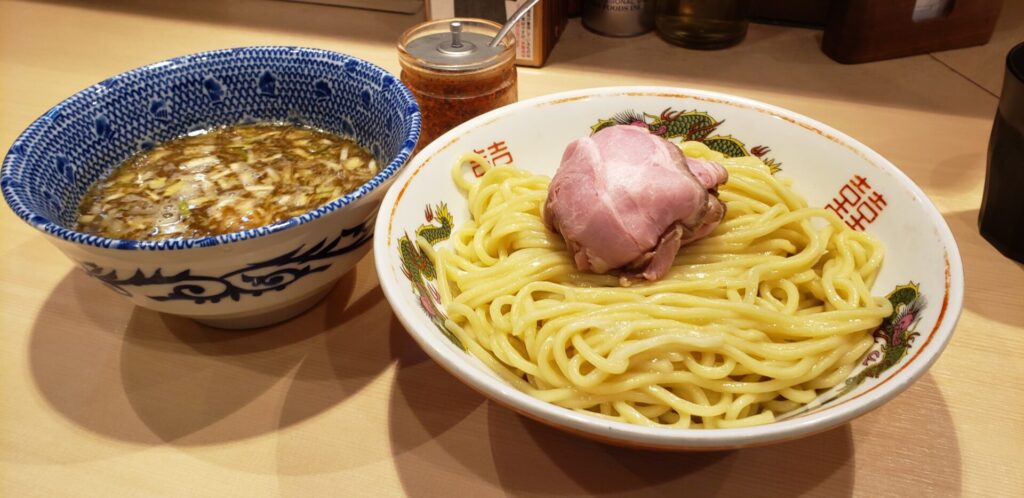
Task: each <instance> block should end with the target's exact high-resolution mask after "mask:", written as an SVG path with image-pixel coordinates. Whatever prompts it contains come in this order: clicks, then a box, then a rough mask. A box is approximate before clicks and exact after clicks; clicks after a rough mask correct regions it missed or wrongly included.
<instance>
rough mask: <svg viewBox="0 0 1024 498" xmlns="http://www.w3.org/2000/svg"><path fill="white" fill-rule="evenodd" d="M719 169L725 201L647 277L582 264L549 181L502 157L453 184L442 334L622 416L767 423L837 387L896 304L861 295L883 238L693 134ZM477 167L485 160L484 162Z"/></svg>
mask: <svg viewBox="0 0 1024 498" xmlns="http://www.w3.org/2000/svg"><path fill="white" fill-rule="evenodd" d="M681 147H682V149H683V152H684V154H686V155H687V156H693V157H705V158H708V159H712V160H717V161H719V162H720V163H722V164H723V165H724V166H725V168H726V169H727V170H728V172H729V181H728V183H727V184H726V185H724V186H723V187H721V188H720V198H721V199H722V200H723V201H725V203H726V205H727V206H728V209H727V213H726V216H725V219H724V220H723V222H722V223H721V225H720V226H719V227H718V228H717V229H716V230H715V231H714V233H713V234H712V235H711V236H709V237H707V238H705V239H703V240H701V241H698V242H695V243H693V244H690V245H688V246H686V247H684V248H683V249H682V250H681V251H680V253H679V254H678V256H677V257H676V259H675V263H674V264H673V267H672V269H671V271H670V272H669V274H668V275H667V276H666V277H665V278H663V279H662V280H659V281H656V282H650V283H646V282H639V283H636V284H634V285H632V286H629V287H622V286H620V285H619V278H618V276H617V275H611V274H609V275H598V274H591V273H585V272H580V271H578V270H577V269H576V268H575V266H574V265H573V261H572V258H571V256H570V254H569V253H568V252H567V250H566V247H565V243H564V241H563V239H562V238H561V236H559V235H558V234H556V233H553V232H551V231H550V230H548V229H547V228H546V227H545V226H544V223H543V221H542V220H543V217H542V213H541V210H542V207H543V204H544V200H545V198H546V196H547V187H548V182H549V178H548V177H546V176H542V175H536V174H533V173H530V172H527V171H524V170H521V169H517V168H515V167H512V166H498V167H487V171H486V173H485V174H484V175H483V177H482V178H480V179H479V180H475V179H467V178H466V177H465V175H464V174H463V167H462V164H464V163H465V162H466V161H469V160H476V162H477V163H478V164H482V165H487V162H486V161H485V160H484V159H483V158H480V157H475V156H472V155H470V156H468V157H465V158H463V160H462V161H461V162H460V164H459V165H457V166H456V167H455V169H454V171H453V180H454V181H455V182H456V184H457V185H458V186H459V187H460V188H461V189H462V190H463V191H464V192H465V194H466V197H467V199H468V205H469V211H470V214H471V219H469V220H467V221H465V222H464V223H462V224H461V226H458V227H457V228H456V229H455V230H454V232H453V233H452V239H451V242H450V244H449V245H447V246H438V247H437V248H436V249H435V248H434V247H432V246H431V245H430V244H428V243H427V242H426V241H425V240H422V239H421V240H419V242H418V245H419V246H420V247H421V248H422V249H423V250H424V251H425V253H426V254H428V256H429V257H431V258H432V259H433V261H434V263H435V267H436V269H437V282H438V291H439V292H440V294H441V301H442V303H443V304H444V305H445V307H446V311H447V315H448V320H447V327H448V329H449V330H450V331H451V332H452V333H453V334H455V336H456V337H458V339H459V340H461V341H462V343H463V344H464V345H465V346H466V348H467V349H468V350H469V351H470V352H471V353H472V354H474V355H475V356H476V357H477V358H479V359H480V360H481V361H483V362H484V363H485V364H487V365H488V366H489V367H490V368H492V369H493V370H494V371H495V372H497V373H498V375H500V376H501V377H502V378H504V379H505V380H506V381H508V382H510V383H511V384H513V385H514V386H515V387H517V388H518V389H520V390H522V391H524V392H526V393H528V394H530V395H532V396H535V397H537V398H540V399H542V400H545V401H548V402H551V403H554V404H556V405H559V406H563V407H566V408H570V409H573V410H581V411H586V412H589V413H592V414H594V415H597V416H600V417H606V418H610V419H615V420H620V421H624V422H628V423H633V424H642V425H648V426H669V427H680V428H685V427H691V428H692V427H703V428H726V427H738V426H747V425H754V424H762V423H767V422H771V421H773V420H774V419H775V417H776V415H778V414H782V413H785V412H789V411H791V410H794V409H796V408H798V407H800V406H802V405H804V404H806V403H809V402H811V401H812V400H814V399H815V398H816V397H817V396H818V395H819V393H820V392H821V390H823V389H827V388H830V387H833V386H835V385H837V384H839V383H841V382H843V381H844V380H845V379H846V378H847V377H848V376H849V374H850V372H851V370H852V369H853V368H854V367H855V366H856V365H857V362H858V360H859V359H860V358H861V357H862V356H863V355H864V354H865V353H866V352H867V351H868V349H869V348H870V347H871V344H872V336H871V332H872V331H873V330H874V329H875V328H876V327H877V326H878V325H879V324H880V323H881V321H882V319H883V318H884V317H886V316H888V315H889V314H890V313H891V312H892V307H891V305H890V304H889V302H888V301H887V300H886V299H884V298H881V297H875V296H872V295H871V292H870V288H871V285H872V283H873V282H874V279H875V277H876V275H877V274H878V270H879V267H880V265H881V263H882V257H883V252H884V248H883V247H882V245H881V244H880V243H879V242H878V241H877V240H875V239H874V238H872V237H871V236H869V235H867V234H865V233H862V232H856V231H853V230H851V229H850V228H848V227H847V226H846V225H845V224H844V223H843V222H842V221H841V220H840V219H839V218H837V217H836V216H835V214H834V213H832V212H830V211H827V210H824V209H816V208H810V207H808V206H807V203H806V202H805V201H804V199H803V198H801V197H800V196H799V195H797V194H796V193H794V192H793V191H792V190H791V189H790V188H789V186H788V185H787V184H786V183H784V182H783V181H780V180H778V179H776V178H775V177H773V176H772V175H771V173H770V171H769V169H768V167H767V166H765V165H764V164H763V163H761V161H760V160H758V159H756V158H753V157H743V158H724V157H723V156H721V155H720V154H718V153H717V152H713V151H711V150H709V149H708V148H707V147H705V146H704V145H703V144H700V143H695V142H687V143H684V144H682V145H681ZM485 167H486V166H485Z"/></svg>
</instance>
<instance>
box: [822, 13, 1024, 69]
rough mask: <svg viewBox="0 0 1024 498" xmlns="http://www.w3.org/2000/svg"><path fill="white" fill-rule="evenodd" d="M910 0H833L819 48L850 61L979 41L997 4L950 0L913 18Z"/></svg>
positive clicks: (987, 30) (993, 18) (991, 24)
mask: <svg viewBox="0 0 1024 498" xmlns="http://www.w3.org/2000/svg"><path fill="white" fill-rule="evenodd" d="M1011 1H1020V0H1011ZM914 4H915V0H833V1H832V5H831V9H830V11H829V16H828V23H827V24H826V26H825V36H824V38H823V39H822V43H821V49H822V51H824V52H825V54H827V55H828V56H829V57H831V58H833V59H835V60H836V61H838V62H842V63H844V64H855V63H859V62H870V61H877V60H882V59H893V58H896V57H905V56H908V55H916V54H923V53H927V52H937V51H942V50H950V49H954V48H961V47H969V46H973V45H982V44H985V43H988V40H989V38H991V37H992V31H993V30H994V29H995V24H996V20H997V19H998V18H999V11H1000V9H1001V8H1002V0H953V5H952V7H951V9H950V11H949V13H948V14H946V15H945V16H942V17H936V18H934V19H927V20H922V21H914V20H913V17H912V16H913V12H914Z"/></svg>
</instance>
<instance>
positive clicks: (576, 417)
mask: <svg viewBox="0 0 1024 498" xmlns="http://www.w3.org/2000/svg"><path fill="white" fill-rule="evenodd" d="M608 96H638V97H639V96H668V97H675V98H695V99H698V100H704V101H710V102H715V103H720V104H726V105H733V106H738V107H743V108H747V109H750V110H753V111H757V112H762V113H767V114H769V115H772V116H775V117H777V118H781V119H783V120H784V121H787V122H788V123H789V124H792V125H796V126H800V127H803V128H806V129H809V130H811V131H814V132H816V133H818V135H819V136H822V137H823V138H826V139H829V140H832V141H834V142H837V143H839V144H840V145H844V146H846V147H848V148H850V149H852V150H853V151H854V152H856V153H857V154H858V155H860V156H861V157H862V158H864V159H865V160H867V161H869V162H870V163H872V164H873V165H875V166H876V167H878V168H879V169H880V170H883V171H885V172H886V173H888V174H890V175H891V176H892V177H893V178H895V179H896V181H897V182H899V183H900V184H901V186H902V187H903V188H905V189H906V191H907V192H908V193H909V194H911V195H913V196H916V197H917V200H919V201H920V202H921V204H922V207H923V210H924V212H925V213H926V217H927V218H928V219H929V221H930V222H931V223H932V225H933V226H934V227H935V229H936V232H937V234H938V237H939V239H940V241H941V242H942V244H943V245H944V246H945V247H944V251H945V288H946V293H945V296H944V297H943V303H942V305H943V306H942V310H941V311H940V315H939V316H938V318H937V323H936V325H935V326H934V329H933V331H932V333H931V336H930V337H931V339H934V341H932V342H934V343H935V344H934V348H933V349H932V351H933V352H932V353H931V354H930V355H926V356H924V357H922V358H916V356H915V357H910V358H909V359H907V360H906V363H905V364H903V365H902V366H901V368H900V370H898V371H896V372H894V373H893V374H892V376H890V377H889V378H888V380H887V381H886V382H885V383H884V388H883V384H877V385H875V386H874V387H873V388H869V390H867V391H864V392H862V393H860V394H858V395H856V396H854V397H852V398H850V399H847V400H841V401H840V402H839V403H836V404H833V405H831V406H830V407H828V409H826V410H821V411H814V412H810V413H807V414H804V415H801V416H797V417H793V418H788V419H783V420H777V421H775V422H771V423H768V424H764V425H757V426H752V427H740V428H726V429H707V430H704V429H701V430H685V429H673V428H663V427H645V426H639V425H632V424H627V423H624V422H618V421H611V420H606V419H602V418H599V417H594V416H590V415H587V414H584V413H579V412H576V411H573V410H569V409H566V408H563V407H560V406H557V405H554V404H551V403H547V402H545V401H541V400H540V399H537V398H534V397H532V396H530V395H528V394H526V393H524V392H522V391H519V390H518V389H516V388H515V387H513V386H511V385H509V384H507V383H506V382H504V381H502V380H501V379H499V378H498V377H497V376H494V375H489V374H487V373H484V372H480V371H478V367H477V366H474V365H471V364H470V361H467V359H468V358H474V359H475V357H473V356H472V353H469V352H468V351H456V350H455V349H454V348H451V347H450V346H449V345H448V344H445V343H444V342H442V341H443V338H442V337H441V334H439V333H438V332H437V330H436V329H435V328H434V327H429V330H428V327H426V326H425V325H422V324H421V323H420V321H419V320H420V319H421V317H420V316H419V315H422V311H421V310H419V309H415V308H414V307H413V306H410V305H408V304H406V303H405V302H404V301H405V298H404V297H403V295H404V292H407V291H406V290H405V289H404V288H402V287H401V286H400V285H398V282H400V280H399V279H398V274H397V272H396V270H395V269H394V268H393V267H392V263H391V261H390V260H391V251H389V248H390V243H391V242H390V239H391V226H390V225H391V219H392V217H393V215H394V212H395V210H396V209H397V206H398V204H397V201H398V200H400V198H401V197H402V193H403V191H404V189H405V187H406V186H407V185H408V184H409V183H411V181H412V178H414V177H415V175H416V174H417V173H418V172H419V170H420V169H422V168H423V167H424V166H425V165H426V164H427V162H428V161H429V160H430V159H431V158H432V157H433V156H434V155H435V154H437V153H439V152H441V151H442V150H444V149H446V148H447V147H449V146H450V145H452V144H453V143H454V142H455V141H456V140H457V139H458V138H461V136H462V135H465V134H466V133H467V132H468V131H470V130H473V129H475V128H478V127H481V126H483V125H485V124H487V123H490V122H492V121H495V120H497V119H499V118H501V117H504V116H506V115H510V114H514V113H516V112H518V111H520V110H522V109H527V108H532V107H541V106H546V105H550V104H557V103H561V102H567V101H575V100H589V99H596V98H602V97H608ZM409 166H410V167H408V168H406V169H405V170H404V171H403V172H402V173H401V174H400V176H399V177H398V178H397V180H396V182H395V185H394V186H393V188H391V189H390V190H389V191H388V193H387V194H386V195H385V197H384V200H383V202H382V203H381V210H380V215H378V217H377V222H376V230H375V231H376V233H377V234H378V235H377V237H376V238H375V240H374V263H375V266H376V270H377V274H378V279H379V281H380V285H381V288H382V290H383V292H384V295H385V297H386V298H387V300H388V302H389V304H390V305H391V306H392V309H393V310H394V311H395V314H396V316H398V318H399V320H400V321H401V323H402V324H403V325H404V326H405V328H406V330H407V331H408V332H409V334H410V335H411V336H412V337H413V339H414V340H415V341H416V342H417V343H418V344H419V345H420V347H421V348H423V349H424V351H426V352H427V354H428V355H429V356H430V357H431V358H432V359H433V360H434V361H436V362H437V363H438V364H440V366H441V367H443V368H444V369H445V370H447V371H448V372H450V373H451V374H452V375H454V376H455V377H456V378H458V379H459V380H460V381H462V382H463V383H465V384H466V385H468V386H469V387H471V388H473V389H474V390H476V391H478V392H480V393H481V394H483V395H485V397H487V398H490V399H492V400H494V401H495V402H497V403H499V404H501V405H503V406H507V407H510V408H512V409H514V410H515V411H517V412H519V413H523V414H525V415H527V416H529V417H531V418H534V419H537V420H539V421H541V422H543V423H546V424H549V425H552V426H554V427H557V428H560V429H563V430H567V431H569V432H572V433H576V434H582V435H584V436H587V437H592V438H594V439H598V440H603V441H606V442H612V443H617V444H627V445H634V446H639V447H642V448H648V449H662V450H719V449H732V448H739V447H748V446H757V445H763V444H769V443H776V442H783V441H788V440H793V439H797V438H800V437H804V436H808V435H812V434H816V433H819V432H823V431H826V430H829V429H832V428H835V427H838V426H840V425H842V424H844V423H847V422H849V421H851V420H853V419H854V418H856V417H858V416H860V415H863V414H865V413H867V412H869V411H871V410H873V409H875V408H877V407H878V406H880V405H882V404H883V403H885V402H887V401H889V400H890V399H892V398H893V397H895V396H896V395H898V394H899V393H901V392H903V391H904V390H906V389H907V388H908V387H909V386H910V385H911V384H912V383H914V382H915V381H916V380H917V379H918V378H920V377H921V376H922V375H924V373H925V372H926V371H927V370H928V368H930V367H931V365H932V364H933V363H934V362H935V361H936V360H937V359H938V357H939V356H940V355H941V354H942V351H943V350H944V349H945V347H946V346H947V345H948V343H949V341H950V339H951V338H952V334H953V330H954V329H955V327H956V323H957V321H958V320H959V317H960V313H961V309H962V307H963V288H964V276H963V263H962V261H961V257H960V251H959V248H958V246H957V243H956V240H955V239H954V237H953V235H952V232H951V231H950V229H949V226H948V225H947V224H946V222H945V220H944V219H943V217H942V215H941V213H940V212H939V210H938V209H937V208H936V207H935V205H934V203H932V201H931V200H930V199H929V198H928V197H927V195H925V193H924V192H923V191H922V190H921V189H920V187H918V186H917V184H915V183H914V182H913V181H912V180H911V179H910V178H909V177H908V176H907V175H906V174H905V173H903V171H901V170H900V169H899V168H897V167H896V166H895V165H894V164H892V162H890V161H889V160H887V159H885V158H884V157H883V156H882V155H880V154H878V153H877V152H875V151H874V150H872V149H871V148H870V147H868V146H866V145H864V144H862V143H861V142H859V141H857V140H856V139H854V138H852V137H850V136H849V135H846V134H845V133H842V132H840V131H839V130H836V129H834V128H832V127H831V126H828V125H826V124H824V123H821V122H819V121H817V120H814V119H812V118H809V117H807V116H804V115H801V114H799V113H796V112H793V111H789V110H787V109H784V108H781V107H777V106H774V105H771V104H767V103H764V102H760V101H757V100H753V99H749V98H745V97H739V96H735V95H730V94H725V93H721V92H715V91H709V90H698V89H692V88H682V87H668V86H611V87H595V88H586V89H580V90H571V91H567V92H559V93H554V94H548V95H542V96H539V97H534V98H531V99H528V100H523V101H520V102H518V103H515V104H511V105H508V106H505V107H502V108H499V109H496V110H494V111H491V112H488V113H486V114H483V115H481V116H478V117H476V118H474V119H471V120H469V121H467V122H465V123H463V124H461V125H459V126H458V127H456V128H454V129H452V130H450V131H449V132H447V133H445V134H444V135H442V136H441V137H439V138H438V139H437V140H435V141H434V142H432V143H430V144H429V145H427V146H426V147H424V149H423V150H422V151H420V153H419V154H417V155H416V156H415V157H414V158H413V159H412V160H410V165H409ZM927 347H928V343H924V344H922V345H921V347H920V349H919V352H918V355H921V352H923V351H924V350H925V349H926V348H927ZM915 360H916V361H915Z"/></svg>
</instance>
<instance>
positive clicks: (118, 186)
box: [75, 124, 378, 240]
mask: <svg viewBox="0 0 1024 498" xmlns="http://www.w3.org/2000/svg"><path fill="white" fill-rule="evenodd" d="M377 168H378V166H377V162H376V160H375V159H374V158H373V156H372V155H371V154H370V153H369V152H368V151H367V150H366V149H365V148H363V147H360V146H359V145H358V144H356V143H355V142H354V141H352V140H350V139H347V138H342V137H339V136H337V135H333V134H330V133H327V132H324V131H320V130H316V129H312V128H305V127H298V126H293V125H287V124H253V125H237V126H227V127H223V128H216V129H213V130H209V131H206V132H202V133H199V134H193V135H190V136H185V137H181V138H176V139H174V140H171V141H169V142H166V143H163V144H161V145H158V146H156V147H154V148H152V149H150V150H147V151H143V152H140V153H139V154H136V155H135V156H133V157H131V158H129V159H128V160H127V161H125V162H124V163H122V164H121V165H120V166H118V167H117V169H115V170H114V171H113V172H112V173H111V174H110V175H109V176H108V177H107V178H105V179H103V180H101V181H99V182H97V183H96V184H95V185H93V186H92V187H91V188H90V189H89V192H87V193H86V195H85V198H84V199H83V200H82V204H81V206H80V207H79V211H78V212H79V214H78V220H77V224H76V227H75V229H76V230H79V231H82V232H86V233H91V234H95V235H101V236H104V237H110V238H116V239H136V240H159V239H169V238H195V237H205V236H209V235H220V234H225V233H231V232H237V231H240V230H248V229H250V228H256V227H260V226H263V225H268V224H271V223H275V222H278V221H282V220H286V219H288V218H291V217H293V216H298V215H300V214H302V213H305V212H307V211H309V210H311V209H315V208H317V207H319V206H322V205H323V204H326V203H328V202H330V201H333V200H335V199H337V198H339V197H341V196H343V195H345V194H347V193H348V192H351V191H352V190H355V189H356V188H357V187H359V186H360V185H362V184H363V183H365V182H366V181H367V180H369V179H370V178H372V177H373V176H374V175H376V174H377Z"/></svg>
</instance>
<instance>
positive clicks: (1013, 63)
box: [978, 43, 1024, 263]
mask: <svg viewBox="0 0 1024 498" xmlns="http://www.w3.org/2000/svg"><path fill="white" fill-rule="evenodd" d="M1004 78H1005V79H1004V80H1003V93H1002V96H1001V97H1000V98H999V109H998V110H997V111H996V118H995V122H994V123H993V125H992V136H991V137H990V138H989V142H988V172H987V174H986V175H985V194H984V197H982V200H981V211H980V212H979V213H978V230H979V231H980V232H981V236H982V237H985V239H986V240H988V241H989V243H990V244H992V245H993V246H994V247H995V248H996V249H998V250H999V252H1001V253H1003V255H1004V256H1006V257H1008V258H1010V259H1012V260H1015V261H1017V262H1020V263H1024V43H1021V44H1019V45H1017V46H1016V47H1014V48H1013V49H1011V50H1010V53H1009V54H1008V55H1007V56H1006V75H1005V77H1004Z"/></svg>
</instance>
